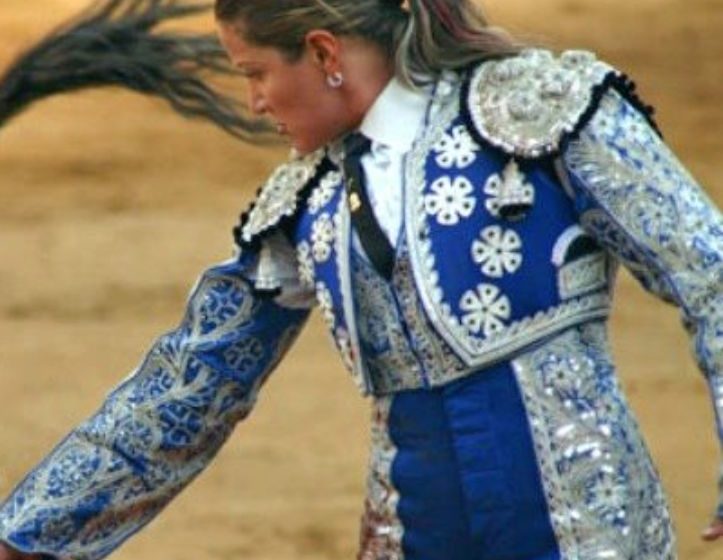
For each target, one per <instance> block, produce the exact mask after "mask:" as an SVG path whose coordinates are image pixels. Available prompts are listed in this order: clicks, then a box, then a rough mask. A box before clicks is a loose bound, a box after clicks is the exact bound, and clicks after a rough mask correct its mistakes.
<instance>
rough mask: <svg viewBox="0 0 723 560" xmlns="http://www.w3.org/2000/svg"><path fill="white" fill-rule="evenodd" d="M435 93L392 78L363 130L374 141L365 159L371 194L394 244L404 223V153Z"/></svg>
mask: <svg viewBox="0 0 723 560" xmlns="http://www.w3.org/2000/svg"><path fill="white" fill-rule="evenodd" d="M430 99H431V94H430V93H429V92H427V91H415V90H411V89H409V88H407V87H405V86H404V85H403V84H402V83H401V82H400V81H399V80H398V79H397V78H392V79H391V80H390V82H389V83H388V84H387V86H386V87H385V88H384V89H383V90H382V92H381V93H380V94H379V96H378V97H377V98H376V100H375V101H374V103H373V104H372V106H371V107H370V108H369V110H368V111H367V113H366V115H365V116H364V119H363V120H362V123H361V125H360V126H359V131H360V132H361V133H363V134H364V135H365V136H366V137H367V138H369V139H370V140H371V141H372V145H371V151H370V152H369V153H368V154H365V155H364V156H363V157H362V159H361V164H362V167H363V168H364V173H365V176H366V186H367V193H368V194H369V200H370V202H371V205H372V209H373V211H374V215H375V216H376V218H377V221H378V222H379V225H380V227H381V228H382V230H383V231H384V233H385V234H386V235H387V237H388V238H389V242H390V243H391V244H392V246H393V247H395V246H396V244H397V239H398V237H399V230H400V228H401V225H402V212H403V208H402V195H403V184H404V169H403V163H404V156H405V155H406V154H407V153H408V152H409V151H410V150H411V148H412V144H413V142H414V139H415V138H416V137H417V135H418V134H419V132H420V129H421V128H422V126H423V124H424V120H425V116H426V113H427V106H428V104H429V101H430Z"/></svg>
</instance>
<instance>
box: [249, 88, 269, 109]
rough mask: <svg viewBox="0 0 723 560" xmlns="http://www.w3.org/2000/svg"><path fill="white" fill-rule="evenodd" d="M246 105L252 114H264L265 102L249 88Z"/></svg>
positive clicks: (256, 92) (257, 93)
mask: <svg viewBox="0 0 723 560" xmlns="http://www.w3.org/2000/svg"><path fill="white" fill-rule="evenodd" d="M248 104H249V108H250V109H251V111H252V112H254V113H256V114H257V115H263V114H264V113H265V112H266V101H264V98H263V96H262V95H260V94H259V92H258V91H256V90H255V89H254V88H253V87H249V92H248Z"/></svg>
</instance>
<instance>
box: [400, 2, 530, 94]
mask: <svg viewBox="0 0 723 560" xmlns="http://www.w3.org/2000/svg"><path fill="white" fill-rule="evenodd" d="M407 6H408V7H407V9H408V11H409V20H408V22H407V26H406V28H405V30H404V33H403V35H402V36H401V40H400V42H399V44H398V47H397V52H396V67H397V75H398V76H399V78H400V79H402V80H403V81H404V82H406V83H408V84H415V85H421V84H423V83H424V82H425V81H428V80H429V79H430V78H432V79H433V78H434V77H435V76H437V75H438V74H439V73H441V72H442V71H444V70H459V69H461V68H464V67H466V66H468V65H469V64H471V63H473V62H476V61H480V60H488V59H493V58H502V57H505V56H510V55H513V54H516V53H518V52H519V51H520V49H521V48H522V45H521V44H520V43H518V42H516V41H515V40H513V39H512V37H511V36H510V35H509V34H508V33H507V32H506V31H504V30H503V29H501V28H496V27H491V26H490V25H489V24H488V23H487V19H486V18H485V16H484V14H483V13H482V10H481V9H480V8H479V6H477V5H475V4H474V3H473V2H472V1H471V0H409V1H408V2H407Z"/></svg>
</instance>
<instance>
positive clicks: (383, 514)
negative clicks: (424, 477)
mask: <svg viewBox="0 0 723 560" xmlns="http://www.w3.org/2000/svg"><path fill="white" fill-rule="evenodd" d="M392 399H393V397H392V396H388V397H378V398H375V399H374V403H373V405H372V421H371V430H372V435H371V458H370V461H369V474H368V476H367V498H366V504H365V507H364V516H363V517H362V527H361V538H360V539H359V540H360V544H361V546H360V550H359V555H358V556H357V559H358V560H404V552H403V550H402V538H403V536H404V527H403V526H402V522H401V521H400V519H399V516H398V515H397V505H398V503H399V492H398V491H397V489H396V488H394V485H393V483H392V464H393V463H394V458H395V457H396V454H397V448H396V446H395V445H394V442H393V441H392V439H391V437H390V435H389V410H390V408H391V405H392Z"/></svg>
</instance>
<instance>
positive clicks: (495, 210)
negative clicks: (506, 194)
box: [484, 173, 502, 218]
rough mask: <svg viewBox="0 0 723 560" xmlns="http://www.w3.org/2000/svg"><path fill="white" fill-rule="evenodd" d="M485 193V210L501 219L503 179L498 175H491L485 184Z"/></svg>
mask: <svg viewBox="0 0 723 560" xmlns="http://www.w3.org/2000/svg"><path fill="white" fill-rule="evenodd" d="M484 193H485V194H486V195H487V199H486V200H485V208H487V211H488V212H489V213H490V214H492V215H493V216H494V217H495V218H499V217H500V204H501V202H500V197H501V195H502V177H500V176H499V175H498V174H497V173H495V174H494V175H491V176H490V178H489V179H487V181H486V182H485V186H484Z"/></svg>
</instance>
